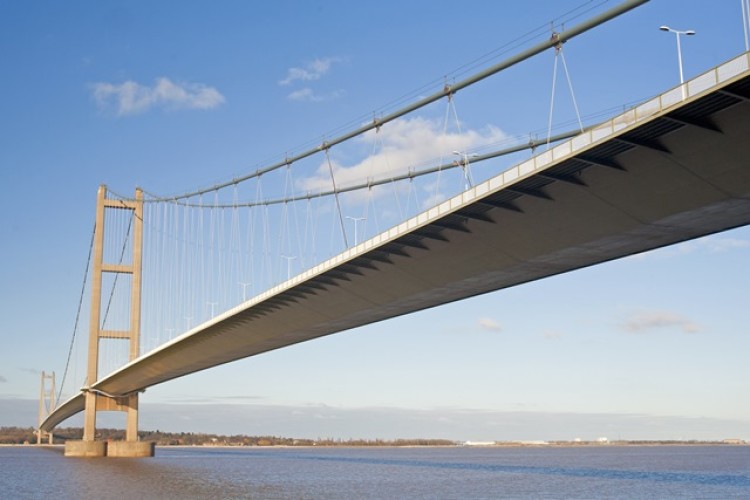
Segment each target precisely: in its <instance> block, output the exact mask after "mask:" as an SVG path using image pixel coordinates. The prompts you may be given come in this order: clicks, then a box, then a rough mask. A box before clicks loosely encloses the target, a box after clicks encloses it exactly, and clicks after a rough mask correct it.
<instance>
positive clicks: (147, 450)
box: [65, 440, 156, 458]
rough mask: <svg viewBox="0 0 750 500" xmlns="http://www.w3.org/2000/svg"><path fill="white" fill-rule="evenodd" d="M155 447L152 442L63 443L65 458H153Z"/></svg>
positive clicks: (76, 441) (69, 441)
mask: <svg viewBox="0 0 750 500" xmlns="http://www.w3.org/2000/svg"><path fill="white" fill-rule="evenodd" d="M155 449H156V445H155V443H154V442H153V441H78V440H68V441H65V456H66V457H83V458H97V457H119V458H125V457H129V458H144V457H153V456H154V451H155Z"/></svg>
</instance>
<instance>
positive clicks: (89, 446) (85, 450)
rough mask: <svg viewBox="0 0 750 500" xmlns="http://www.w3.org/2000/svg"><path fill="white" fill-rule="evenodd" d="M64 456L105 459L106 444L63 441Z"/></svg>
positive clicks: (101, 442) (103, 442)
mask: <svg viewBox="0 0 750 500" xmlns="http://www.w3.org/2000/svg"><path fill="white" fill-rule="evenodd" d="M65 456H66V457H84V458H95V457H106V456H107V442H106V441H74V440H71V439H69V440H67V441H65Z"/></svg>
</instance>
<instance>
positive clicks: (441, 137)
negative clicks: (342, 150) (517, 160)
mask: <svg viewBox="0 0 750 500" xmlns="http://www.w3.org/2000/svg"><path fill="white" fill-rule="evenodd" d="M506 137H507V136H506V134H505V133H503V132H502V131H501V130H500V129H498V128H496V127H493V126H488V127H485V128H484V129H482V130H465V131H463V132H444V130H443V125H442V123H441V122H440V121H439V120H428V119H425V118H421V117H415V118H409V119H407V118H401V119H398V120H394V121H393V122H391V123H388V124H386V125H384V126H383V127H381V128H380V131H379V132H376V131H374V130H371V131H369V132H367V133H365V134H363V136H362V137H361V138H360V139H359V141H360V144H362V145H363V146H364V149H365V150H366V151H368V152H371V151H373V149H374V147H376V148H377V151H376V152H375V153H372V154H369V155H368V156H366V157H365V158H363V159H361V160H359V161H355V162H354V163H353V164H351V165H344V164H343V163H340V162H339V161H338V160H337V159H336V158H335V157H331V166H332V167H333V172H334V176H335V178H336V186H337V187H339V188H345V187H347V186H352V185H355V184H360V183H365V182H367V180H368V179H371V180H379V179H387V178H390V177H393V176H397V175H400V174H405V173H407V172H408V171H409V170H410V169H412V170H413V169H415V168H417V167H421V166H424V165H427V164H433V165H434V164H436V163H437V162H438V161H440V160H442V162H444V163H447V162H449V161H452V160H453V158H454V155H453V151H472V150H474V149H477V148H479V147H481V146H485V145H488V144H493V143H496V142H499V141H501V140H503V139H505V138H506ZM333 152H334V153H335V150H334V151H333ZM298 187H299V188H300V189H301V190H302V191H305V192H317V191H321V190H328V189H330V188H331V175H330V173H329V170H328V163H327V161H326V160H323V162H322V163H321V164H320V166H319V167H318V170H317V173H316V175H314V176H312V177H308V178H305V179H301V180H300V181H299V183H298Z"/></svg>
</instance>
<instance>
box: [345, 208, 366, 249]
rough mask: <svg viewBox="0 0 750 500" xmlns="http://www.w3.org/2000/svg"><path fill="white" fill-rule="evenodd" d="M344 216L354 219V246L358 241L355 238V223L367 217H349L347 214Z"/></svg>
mask: <svg viewBox="0 0 750 500" xmlns="http://www.w3.org/2000/svg"><path fill="white" fill-rule="evenodd" d="M346 218H347V219H350V220H353V221H354V246H355V247H356V246H357V242H358V241H359V239H358V238H357V234H358V233H357V225H358V223H359V222H360V221H363V220H367V217H350V216H349V215H347V216H346Z"/></svg>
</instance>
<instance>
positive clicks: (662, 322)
mask: <svg viewBox="0 0 750 500" xmlns="http://www.w3.org/2000/svg"><path fill="white" fill-rule="evenodd" d="M622 327H623V328H624V329H625V331H628V332H632V333H644V332H646V331H649V330H655V329H659V328H679V329H681V330H682V331H683V332H684V333H698V332H700V331H701V327H700V326H699V325H698V324H696V323H694V322H692V321H690V320H689V319H687V318H684V317H682V316H680V315H679V314H676V313H673V312H670V311H641V312H637V313H634V314H632V315H631V316H630V318H628V319H627V320H626V321H625V322H624V323H623V325H622Z"/></svg>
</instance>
